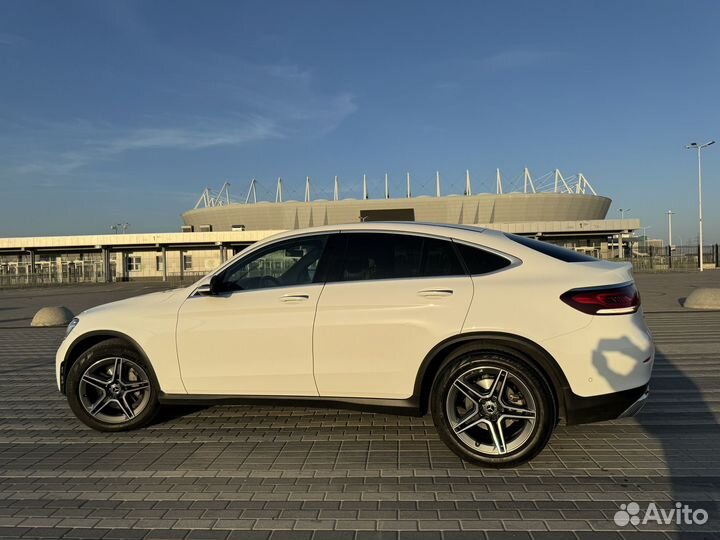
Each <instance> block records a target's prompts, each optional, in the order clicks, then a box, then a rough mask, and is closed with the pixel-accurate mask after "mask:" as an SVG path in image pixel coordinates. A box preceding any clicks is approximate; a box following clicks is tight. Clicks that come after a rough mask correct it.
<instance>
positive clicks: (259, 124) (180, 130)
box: [13, 118, 282, 175]
mask: <svg viewBox="0 0 720 540" xmlns="http://www.w3.org/2000/svg"><path fill="white" fill-rule="evenodd" d="M63 135H64V136H66V137H68V136H69V137H70V138H71V139H75V141H76V142H75V143H72V144H71V145H70V146H71V149H68V150H56V151H41V152H39V153H34V155H33V154H32V153H31V154H30V155H28V156H27V160H26V161H25V162H24V163H22V164H20V165H17V166H15V167H14V168H13V172H15V173H16V174H35V173H42V174H57V175H65V174H69V173H72V172H73V171H76V170H77V169H80V168H83V167H86V166H88V165H91V164H93V163H95V162H98V161H102V160H108V159H111V158H114V157H117V156H120V155H122V154H125V153H127V152H132V151H138V150H189V151H193V150H202V149H206V148H212V147H219V146H239V145H242V144H246V143H250V142H254V141H262V140H267V139H272V138H279V137H281V136H282V135H281V133H280V131H279V130H278V129H277V128H276V126H275V125H274V124H273V122H272V121H270V120H267V119H263V118H253V119H251V120H248V121H247V122H245V123H244V124H243V125H235V126H228V125H225V124H223V125H215V126H213V125H210V124H209V123H206V124H205V125H201V126H195V127H157V128H140V129H133V130H127V131H125V132H124V133H123V134H121V135H115V136H109V135H108V133H107V130H103V129H97V128H94V127H91V126H87V125H85V124H82V127H80V128H79V129H76V130H75V132H71V133H68V132H65V133H64V134H63ZM89 141H93V142H89Z"/></svg>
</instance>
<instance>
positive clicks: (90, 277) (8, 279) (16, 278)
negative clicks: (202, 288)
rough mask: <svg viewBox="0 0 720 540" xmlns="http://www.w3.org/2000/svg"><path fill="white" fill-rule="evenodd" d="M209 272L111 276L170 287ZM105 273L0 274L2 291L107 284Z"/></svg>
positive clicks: (190, 282)
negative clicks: (149, 275)
mask: <svg viewBox="0 0 720 540" xmlns="http://www.w3.org/2000/svg"><path fill="white" fill-rule="evenodd" d="M207 273H208V272H183V273H182V274H180V273H168V275H167V279H165V280H163V278H162V276H158V277H155V276H153V277H141V278H135V277H133V278H128V277H127V276H117V275H115V274H114V273H113V274H112V275H111V278H110V280H109V281H110V282H118V281H152V282H158V281H164V282H166V283H168V285H169V286H170V287H181V286H184V285H190V284H192V283H194V282H195V281H197V280H199V279H200V278H202V277H203V276H205V275H207ZM105 282H106V280H105V275H104V274H103V272H102V271H101V270H100V271H97V272H92V273H90V272H83V273H80V272H73V271H70V272H67V271H63V272H62V273H61V272H15V273H5V274H0V289H22V288H28V287H56V286H59V285H77V284H83V283H105Z"/></svg>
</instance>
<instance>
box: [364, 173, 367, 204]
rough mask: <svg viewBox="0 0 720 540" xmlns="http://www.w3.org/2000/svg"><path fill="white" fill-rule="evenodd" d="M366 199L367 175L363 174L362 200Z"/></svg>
mask: <svg viewBox="0 0 720 540" xmlns="http://www.w3.org/2000/svg"><path fill="white" fill-rule="evenodd" d="M367 198H368V188H367V175H366V174H363V199H367Z"/></svg>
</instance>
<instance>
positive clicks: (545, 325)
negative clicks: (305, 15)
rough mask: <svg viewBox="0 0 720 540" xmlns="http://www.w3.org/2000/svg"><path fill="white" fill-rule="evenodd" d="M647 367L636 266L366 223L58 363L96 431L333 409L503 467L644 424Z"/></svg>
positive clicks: (108, 330)
mask: <svg viewBox="0 0 720 540" xmlns="http://www.w3.org/2000/svg"><path fill="white" fill-rule="evenodd" d="M653 357H654V347H653V343H652V339H651V336H650V333H649V332H648V329H647V327H646V325H645V322H644V319H643V315H642V311H641V310H640V298H639V296H638V293H637V291H636V289H635V285H634V283H633V278H632V274H631V271H630V266H629V265H627V264H616V263H610V262H602V261H599V260H597V259H594V258H591V257H588V256H585V255H582V254H579V253H576V252H574V251H570V250H566V249H563V248H559V247H557V246H554V245H552V244H548V243H544V242H540V241H537V240H533V239H529V238H524V237H520V236H515V235H511V234H503V233H500V232H496V231H491V230H484V229H480V228H477V227H463V226H452V225H433V224H421V223H360V224H350V225H340V226H326V227H317V228H314V229H308V230H296V231H290V232H286V233H282V234H279V235H277V236H274V237H272V238H268V239H266V240H264V241H261V242H258V243H256V244H253V245H252V246H250V247H249V248H247V249H246V250H244V251H243V252H242V253H240V254H238V255H237V256H236V257H235V258H233V259H232V260H230V261H228V262H227V263H225V264H223V265H222V266H220V267H219V268H217V269H216V270H215V271H213V272H212V273H211V274H210V275H208V276H206V277H205V278H203V279H202V280H201V281H199V282H198V283H196V284H194V285H192V286H190V287H187V288H183V289H176V290H172V291H168V292H161V293H154V294H149V295H146V296H140V297H137V298H131V299H128V300H123V301H120V302H114V303H111V304H107V305H103V306H99V307H96V308H93V309H89V310H87V311H85V312H83V313H81V314H80V316H79V317H78V318H76V319H74V320H73V322H72V323H71V324H70V327H69V328H68V333H67V336H66V338H65V340H64V341H63V343H62V345H61V346H60V349H59V350H58V352H57V359H56V364H57V383H58V387H59V389H60V391H61V392H64V393H65V394H66V395H67V399H68V401H69V403H70V407H71V408H72V410H73V411H74V412H75V414H76V415H77V416H78V418H79V419H80V420H82V421H83V422H84V423H85V424H87V425H89V426H90V427H93V428H95V429H98V430H102V431H119V430H126V429H131V428H136V427H140V426H143V425H146V424H148V423H149V422H150V421H151V420H152V418H153V416H154V415H155V413H156V412H157V410H158V407H159V405H160V404H163V403H173V402H186V403H187V402H188V401H198V402H204V403H217V402H227V401H231V400H232V399H238V398H245V399H246V398H248V397H255V398H266V399H268V398H269V399H271V400H272V401H273V402H275V403H278V402H279V401H280V400H284V399H288V400H295V401H299V402H303V403H306V404H307V403H308V402H310V403H317V402H329V403H332V404H335V405H338V404H341V405H344V406H352V407H361V408H364V409H367V410H380V411H395V412H400V413H406V414H415V415H423V414H426V413H427V412H430V413H431V414H432V417H433V420H434V422H435V425H436V426H437V429H438V432H439V434H440V437H441V438H442V440H443V441H444V442H445V443H446V444H447V445H448V446H449V447H450V449H452V450H453V451H454V452H455V453H457V454H458V455H459V456H461V457H462V458H464V459H466V460H469V461H472V462H475V463H479V464H483V465H489V466H494V467H501V466H509V465H516V464H518V463H521V462H524V461H527V460H529V459H531V458H532V457H534V456H535V455H537V454H538V452H540V450H542V448H543V447H544V446H545V444H546V443H547V442H548V439H549V438H550V435H551V433H552V430H553V428H554V426H555V425H556V424H557V423H558V422H560V421H562V422H564V423H566V424H579V423H586V422H594V421H600V420H609V419H614V418H618V417H622V416H629V415H633V414H635V413H636V412H637V411H638V410H639V409H640V408H641V407H642V405H643V403H644V401H645V399H646V398H647V395H648V381H649V379H650V373H651V370H652V365H653ZM318 404H319V403H318Z"/></svg>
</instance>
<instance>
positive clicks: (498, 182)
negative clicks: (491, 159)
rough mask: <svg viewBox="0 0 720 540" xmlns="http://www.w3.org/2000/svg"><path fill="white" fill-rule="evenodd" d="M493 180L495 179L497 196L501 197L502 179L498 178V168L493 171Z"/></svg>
mask: <svg viewBox="0 0 720 540" xmlns="http://www.w3.org/2000/svg"><path fill="white" fill-rule="evenodd" d="M495 178H496V179H497V194H498V195H502V192H503V190H502V178H501V177H500V168H497V169H495Z"/></svg>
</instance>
